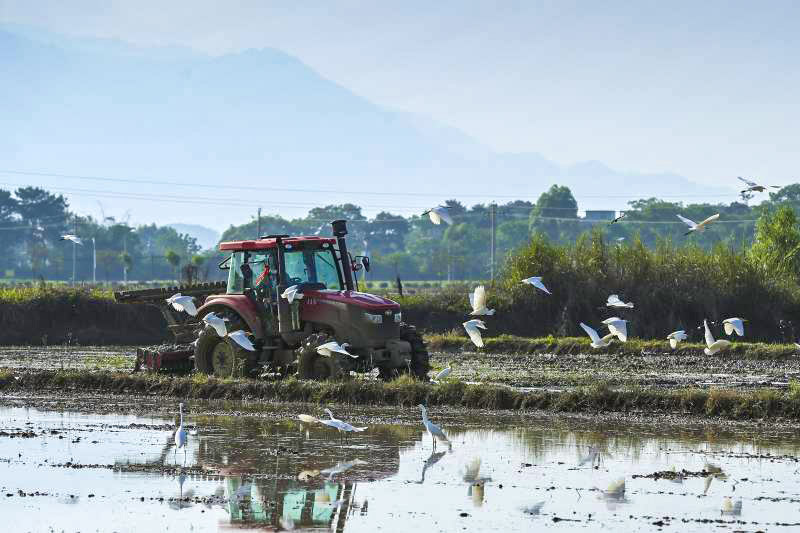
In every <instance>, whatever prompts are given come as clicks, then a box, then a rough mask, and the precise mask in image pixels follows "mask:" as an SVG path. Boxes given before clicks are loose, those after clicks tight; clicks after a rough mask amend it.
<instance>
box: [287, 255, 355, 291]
mask: <svg viewBox="0 0 800 533" xmlns="http://www.w3.org/2000/svg"><path fill="white" fill-rule="evenodd" d="M284 262H285V264H286V281H287V283H289V285H297V284H298V283H323V284H325V287H326V288H327V289H333V290H337V291H338V290H341V288H342V280H341V277H340V275H339V268H338V267H337V265H336V258H335V257H334V255H333V250H332V249H330V248H313V249H312V248H309V249H297V250H289V249H287V250H286V252H285V253H284Z"/></svg>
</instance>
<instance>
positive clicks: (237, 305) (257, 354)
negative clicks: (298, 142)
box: [115, 220, 430, 380]
mask: <svg viewBox="0 0 800 533" xmlns="http://www.w3.org/2000/svg"><path fill="white" fill-rule="evenodd" d="M332 226H333V235H334V237H290V236H288V235H268V236H266V237H262V238H260V239H256V240H249V241H234V242H223V243H221V244H220V245H219V249H220V251H222V252H225V253H226V254H230V255H228V256H227V257H226V258H225V260H224V261H223V262H222V263H220V265H219V266H220V268H221V269H223V270H227V271H228V281H227V283H226V284H225V283H218V284H202V285H195V286H189V287H174V288H168V289H147V290H143V291H123V292H118V293H115V297H116V299H117V301H120V302H131V303H136V302H140V303H150V304H155V305H158V306H159V308H160V309H161V310H162V312H163V313H164V316H165V318H166V319H167V322H168V324H169V327H170V329H171V330H172V331H173V333H175V335H176V340H177V341H178V342H183V343H188V342H189V341H191V339H192V337H194V342H193V343H192V344H191V345H185V344H184V345H178V346H172V347H169V348H165V347H159V348H156V349H140V350H139V352H138V357H137V368H138V367H142V366H144V367H147V368H150V369H154V370H158V369H168V368H174V369H177V368H191V367H192V366H193V368H194V369H195V370H197V371H199V372H204V373H208V374H215V375H217V376H224V377H230V376H250V375H254V374H256V373H258V374H264V373H266V374H272V375H283V376H286V375H291V374H295V373H296V374H297V375H298V377H300V378H304V379H332V378H338V377H341V376H347V375H349V373H350V371H357V372H369V371H371V370H372V369H373V368H377V369H378V372H379V376H380V377H381V378H383V379H391V378H393V377H395V376H398V375H400V374H404V373H409V374H411V375H412V376H414V377H416V378H419V379H421V380H427V379H428V378H427V374H428V371H429V369H430V366H429V358H428V352H427V350H426V348H425V345H424V343H423V341H422V337H421V336H420V335H419V333H417V331H416V329H415V328H414V327H413V326H410V325H408V324H406V323H404V322H403V320H402V313H401V310H400V305H399V304H398V303H397V302H394V301H392V300H389V299H386V298H382V297H380V296H376V295H373V294H367V293H363V292H358V291H356V290H355V288H354V284H353V272H354V271H357V270H359V269H361V268H364V269H365V270H367V271H368V270H369V259H368V258H366V257H356V258H355V259H354V258H353V257H352V256H351V255H350V254H349V253H348V251H347V243H346V241H345V236H346V235H347V224H346V222H345V221H344V220H336V221H334V222H333V223H332ZM223 287H225V292H224V293H217V291H220V290H221V289H222V288H223ZM289 287H294V288H296V290H297V294H298V297H297V298H295V299H294V300H293V301H292V302H289V300H288V299H287V298H285V297H282V295H283V294H284V292H285V291H286V289H287V288H289ZM175 292H180V293H181V294H184V295H190V296H194V297H195V299H204V301H203V303H202V305H201V306H200V307H199V308H198V313H197V317H195V318H191V317H188V315H185V314H181V313H177V312H176V311H175V310H174V309H172V308H171V307H169V306H168V305H167V304H166V301H165V300H166V298H168V297H169V296H171V295H172V294H173V293H175ZM211 312H213V313H215V314H216V315H217V316H219V317H222V318H223V319H224V320H225V322H226V326H227V330H228V332H233V331H236V330H243V331H245V332H246V334H247V336H248V338H249V339H250V340H251V341H252V344H253V345H254V347H255V351H249V350H246V349H245V348H243V347H242V346H240V345H239V344H238V343H236V342H234V341H233V340H232V339H231V338H229V337H220V336H219V335H218V334H217V333H216V331H215V330H214V328H212V327H202V326H203V322H202V320H201V319H202V318H203V317H204V316H205V315H207V314H208V313H211ZM333 340H335V341H337V342H338V343H339V344H344V343H347V344H348V345H349V346H347V351H348V352H349V353H350V354H352V355H354V356H356V357H350V356H348V355H345V354H341V353H332V354H330V355H323V354H322V353H319V351H318V350H317V348H318V347H320V346H322V345H323V344H326V343H328V342H330V341H333ZM321 351H322V352H325V350H321ZM192 361H193V362H192Z"/></svg>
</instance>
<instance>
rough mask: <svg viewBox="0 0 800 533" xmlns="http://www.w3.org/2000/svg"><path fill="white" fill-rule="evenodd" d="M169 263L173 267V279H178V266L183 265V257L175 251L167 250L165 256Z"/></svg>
mask: <svg viewBox="0 0 800 533" xmlns="http://www.w3.org/2000/svg"><path fill="white" fill-rule="evenodd" d="M164 258H165V259H166V260H167V263H169V265H170V266H171V267H172V277H173V278H175V279H178V265H180V264H181V256H180V255H178V252H176V251H175V250H167V251H166V253H165V254H164Z"/></svg>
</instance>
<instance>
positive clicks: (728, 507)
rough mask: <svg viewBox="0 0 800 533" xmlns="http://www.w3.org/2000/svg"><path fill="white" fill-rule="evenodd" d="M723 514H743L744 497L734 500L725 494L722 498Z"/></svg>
mask: <svg viewBox="0 0 800 533" xmlns="http://www.w3.org/2000/svg"><path fill="white" fill-rule="evenodd" d="M722 514H727V515H733V516H739V515H740V514H742V499H741V498H738V499H737V500H736V501H733V500H732V499H731V497H730V496H725V498H724V499H723V500H722Z"/></svg>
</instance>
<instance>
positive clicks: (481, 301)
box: [469, 285, 494, 316]
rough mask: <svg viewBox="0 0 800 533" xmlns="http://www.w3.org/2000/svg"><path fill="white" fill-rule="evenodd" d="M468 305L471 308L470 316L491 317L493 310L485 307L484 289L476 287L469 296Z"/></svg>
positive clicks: (480, 286)
mask: <svg viewBox="0 0 800 533" xmlns="http://www.w3.org/2000/svg"><path fill="white" fill-rule="evenodd" d="M469 304H470V305H471V306H472V312H471V313H470V315H471V316H483V315H493V314H494V309H488V308H487V307H486V288H485V287H484V286H483V285H478V286H477V287H475V290H474V291H473V292H472V293H471V294H470V295H469Z"/></svg>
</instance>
